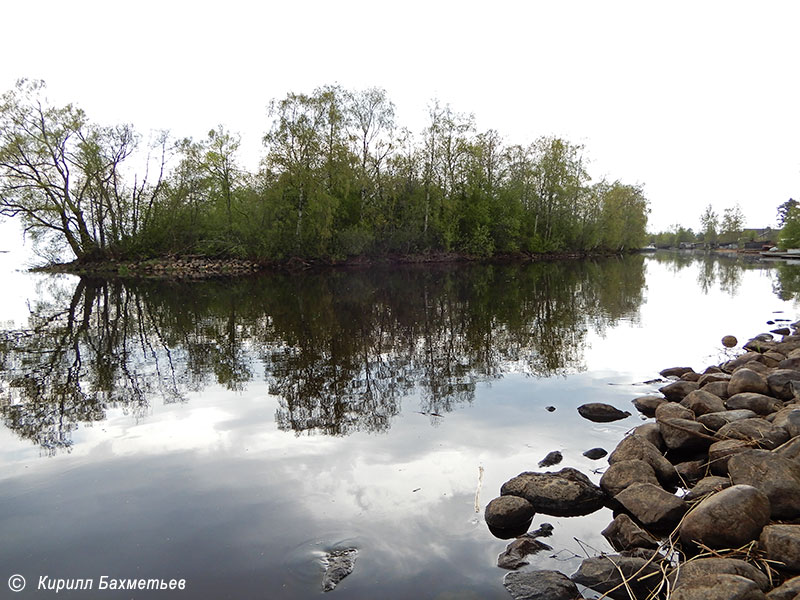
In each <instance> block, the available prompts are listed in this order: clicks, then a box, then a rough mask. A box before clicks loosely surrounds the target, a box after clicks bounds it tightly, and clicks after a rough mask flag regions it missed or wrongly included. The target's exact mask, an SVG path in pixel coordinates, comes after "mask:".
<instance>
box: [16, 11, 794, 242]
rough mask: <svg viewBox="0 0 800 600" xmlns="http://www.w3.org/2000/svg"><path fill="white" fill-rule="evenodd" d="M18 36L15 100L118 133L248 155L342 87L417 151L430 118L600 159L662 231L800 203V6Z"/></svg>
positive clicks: (120, 20)
mask: <svg viewBox="0 0 800 600" xmlns="http://www.w3.org/2000/svg"><path fill="white" fill-rule="evenodd" d="M2 16H3V18H2V24H0V52H1V53H2V54H1V55H2V56H3V60H2V61H0V91H5V90H8V89H11V88H12V87H13V86H14V82H15V81H16V80H17V79H18V78H20V77H27V78H31V79H43V80H45V81H46V82H47V90H48V92H47V93H48V97H49V98H50V99H51V101H53V102H54V103H56V104H65V103H67V102H73V103H75V104H77V105H78V106H80V107H81V108H83V109H84V110H85V111H86V112H87V114H88V115H89V117H90V118H91V119H93V120H94V121H95V122H98V123H100V124H105V125H109V124H115V123H123V122H125V123H132V124H134V125H135V126H136V128H137V130H139V131H140V132H142V133H143V134H145V137H146V134H147V132H149V131H151V130H156V129H169V130H170V131H171V132H172V133H173V135H175V136H176V137H185V136H191V137H195V138H203V137H205V134H206V133H207V132H208V131H209V130H210V129H212V128H214V127H215V126H216V125H218V124H222V125H224V126H225V127H227V128H228V129H230V130H232V131H234V132H237V133H239V134H240V135H241V136H242V156H241V160H242V162H243V163H244V164H245V165H246V166H248V167H249V168H255V167H256V165H257V163H258V159H259V157H260V156H261V154H262V153H263V149H262V146H261V139H262V137H263V135H264V133H265V131H266V130H267V129H268V126H269V117H268V110H267V109H268V105H269V102H270V100H272V99H280V98H282V97H284V96H285V95H286V94H287V93H288V92H311V91H313V90H314V89H315V88H316V87H319V86H322V85H326V84H339V85H341V86H342V87H344V88H347V89H352V90H357V89H364V88H367V87H373V86H377V87H382V88H384V89H385V90H386V91H387V93H388V96H389V98H390V99H391V100H392V101H393V102H394V103H395V106H396V121H397V122H398V124H400V125H403V126H406V127H409V128H410V129H411V130H412V131H415V132H419V131H421V130H422V128H423V127H424V126H425V120H426V107H427V106H428V105H429V103H430V102H431V101H432V99H438V100H440V101H441V102H442V103H449V104H450V105H451V106H452V108H453V109H454V110H455V111H458V112H465V113H473V114H474V116H475V119H476V123H477V127H478V129H479V130H481V131H484V130H487V129H495V130H497V131H498V132H500V134H501V135H502V136H503V138H504V140H505V141H506V142H507V143H509V144H511V143H524V144H527V143H530V142H532V141H534V140H535V139H536V138H538V137H539V136H550V135H555V136H561V137H563V138H565V139H567V140H569V141H571V142H573V143H576V144H582V145H584V146H585V156H586V157H587V158H588V159H589V161H590V162H589V173H590V175H591V176H592V178H593V180H599V179H602V178H606V179H609V180H621V181H622V182H624V183H635V184H641V185H643V187H644V190H645V195H646V196H647V197H648V199H649V201H650V207H651V214H650V224H649V229H650V230H651V231H656V230H665V229H668V228H669V227H671V226H672V225H673V224H676V223H680V224H681V225H683V226H686V227H691V228H693V229H695V230H697V229H698V228H699V221H700V215H701V213H702V212H703V209H704V208H705V206H706V205H708V204H711V205H712V206H713V208H714V209H715V211H716V212H717V213H719V214H722V213H723V211H724V210H725V209H726V208H731V207H733V206H734V205H736V204H739V206H740V207H741V209H742V212H743V213H744V215H745V223H746V225H747V226H750V227H767V226H775V224H776V209H777V206H778V205H779V204H781V203H783V202H785V201H786V200H788V199H789V198H790V197H794V198H796V199H800V144H798V141H800V102H798V100H800V94H798V92H799V91H800V78H798V64H799V63H800V61H798V58H800V56H799V55H800V46H798V44H797V30H796V27H797V24H798V23H800V3H797V2H782V1H776V2H759V3H755V2H747V3H745V2H736V1H725V2H717V1H704V2H687V1H683V0H678V1H674V2H670V3H655V2H640V1H636V2H620V1H615V0H609V1H604V2H597V1H570V0H566V1H561V2H539V1H530V0H528V1H524V2H513V1H503V0H495V1H493V2H492V3H489V2H485V1H484V2H472V1H460V2H450V1H442V0H426V1H422V2H420V1H416V0H409V1H405V2H403V3H400V2H395V3H389V2H376V1H374V0H372V1H355V0H335V1H330V0H329V1H316V0H294V1H292V2H286V1H281V2H274V1H263V2H249V1H246V0H245V1H241V0H228V1H227V2H224V3H220V2H214V3H211V2H207V1H204V0H195V1H192V2H188V1H184V0H158V1H152V0H139V1H137V2H135V3H134V2H100V1H93V0H56V1H49V0H46V1H45V0H26V2H13V3H12V2H8V3H5V5H4V6H3V8H2Z"/></svg>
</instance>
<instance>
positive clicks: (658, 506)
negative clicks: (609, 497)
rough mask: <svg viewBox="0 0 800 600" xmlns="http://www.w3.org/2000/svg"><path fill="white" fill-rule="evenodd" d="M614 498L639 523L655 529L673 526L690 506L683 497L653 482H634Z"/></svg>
mask: <svg viewBox="0 0 800 600" xmlns="http://www.w3.org/2000/svg"><path fill="white" fill-rule="evenodd" d="M614 500H615V501H616V502H618V503H619V504H620V505H621V506H622V507H623V508H624V509H625V510H626V511H627V512H628V513H630V514H631V515H632V516H633V518H634V519H636V520H637V521H638V522H639V523H641V524H642V525H644V526H645V527H649V528H653V529H665V528H669V527H673V526H674V525H675V524H676V523H677V522H678V521H680V519H681V517H682V516H683V515H684V513H685V512H686V509H687V508H688V505H687V504H686V502H684V501H683V500H682V499H681V498H678V497H677V496H675V495H674V494H670V493H669V492H667V491H665V490H664V489H663V488H661V487H659V486H657V485H653V484H652V483H634V484H633V485H630V486H628V487H627V488H625V489H624V490H623V491H621V492H620V493H619V494H617V495H616V496H614Z"/></svg>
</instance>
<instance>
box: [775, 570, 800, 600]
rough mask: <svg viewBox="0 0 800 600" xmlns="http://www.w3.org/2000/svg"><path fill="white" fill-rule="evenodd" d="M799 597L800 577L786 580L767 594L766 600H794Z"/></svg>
mask: <svg viewBox="0 0 800 600" xmlns="http://www.w3.org/2000/svg"><path fill="white" fill-rule="evenodd" d="M796 596H800V575H798V576H797V577H792V578H791V579H787V580H786V581H784V582H783V583H782V584H781V585H779V586H778V587H776V588H775V589H774V590H772V591H771V592H770V593H768V594H767V600H794V598H795V597H796Z"/></svg>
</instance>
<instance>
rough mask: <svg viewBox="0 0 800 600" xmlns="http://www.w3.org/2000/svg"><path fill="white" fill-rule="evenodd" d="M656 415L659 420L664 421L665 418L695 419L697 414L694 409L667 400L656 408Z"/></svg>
mask: <svg viewBox="0 0 800 600" xmlns="http://www.w3.org/2000/svg"><path fill="white" fill-rule="evenodd" d="M687 398H688V396H687ZM655 416H656V419H657V420H658V421H663V420H664V419H688V420H690V421H694V416H695V415H694V411H692V409H690V408H686V407H685V406H684V405H683V404H681V403H679V402H667V403H666V404H662V405H661V406H659V407H658V408H656V415H655Z"/></svg>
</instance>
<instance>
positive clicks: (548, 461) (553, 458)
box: [539, 450, 564, 467]
mask: <svg viewBox="0 0 800 600" xmlns="http://www.w3.org/2000/svg"><path fill="white" fill-rule="evenodd" d="M562 460H564V457H563V456H562V454H561V452H559V451H558V450H553V451H552V452H548V453H547V456H545V457H544V458H543V459H542V460H540V461H539V466H540V467H552V466H553V465H557V464H558V463H560V462H561V461H562Z"/></svg>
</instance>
